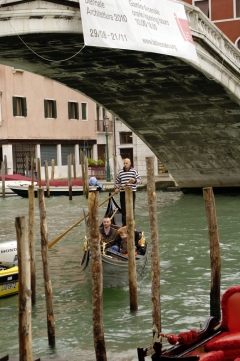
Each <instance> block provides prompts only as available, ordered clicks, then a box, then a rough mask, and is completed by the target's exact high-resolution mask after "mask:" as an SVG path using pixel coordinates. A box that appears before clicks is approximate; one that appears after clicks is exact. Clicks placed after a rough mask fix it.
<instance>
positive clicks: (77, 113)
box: [76, 103, 79, 119]
mask: <svg viewBox="0 0 240 361" xmlns="http://www.w3.org/2000/svg"><path fill="white" fill-rule="evenodd" d="M76 119H79V107H78V103H76Z"/></svg>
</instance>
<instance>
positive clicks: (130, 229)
mask: <svg viewBox="0 0 240 361" xmlns="http://www.w3.org/2000/svg"><path fill="white" fill-rule="evenodd" d="M125 203H126V225H127V250H128V279H129V295H130V310H131V311H137V310H138V295H137V272H136V259H135V234H134V233H135V232H134V230H135V221H134V215H133V194H132V187H126V188H125Z"/></svg>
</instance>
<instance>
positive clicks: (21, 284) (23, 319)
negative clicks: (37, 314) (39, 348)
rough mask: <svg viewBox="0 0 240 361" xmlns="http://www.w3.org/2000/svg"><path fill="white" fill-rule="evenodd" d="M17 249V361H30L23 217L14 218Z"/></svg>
mask: <svg viewBox="0 0 240 361" xmlns="http://www.w3.org/2000/svg"><path fill="white" fill-rule="evenodd" d="M15 228H16V235H17V248H18V252H17V253H18V307H19V311H18V312H19V314H18V320H19V328H18V333H19V361H32V360H33V355H32V320H31V314H32V307H31V277H30V254H29V244H28V241H27V229H26V228H27V221H26V218H25V217H17V218H15Z"/></svg>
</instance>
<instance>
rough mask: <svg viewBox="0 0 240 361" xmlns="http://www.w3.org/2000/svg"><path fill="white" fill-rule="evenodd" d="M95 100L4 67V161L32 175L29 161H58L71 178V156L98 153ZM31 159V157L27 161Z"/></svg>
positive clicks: (0, 71)
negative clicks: (69, 160)
mask: <svg viewBox="0 0 240 361" xmlns="http://www.w3.org/2000/svg"><path fill="white" fill-rule="evenodd" d="M95 119H96V114H95V103H94V102H92V101H90V100H89V99H88V98H86V97H85V96H83V95H81V94H79V93H77V92H76V91H73V90H72V89H70V88H68V87H66V86H63V85H61V84H59V83H57V82H54V81H52V80H50V79H47V78H44V77H41V76H38V75H35V74H32V73H29V72H26V71H23V70H21V69H14V68H11V67H7V66H3V65H0V159H1V160H2V161H3V160H5V159H6V160H7V161H6V163H7V173H8V174H12V173H17V174H28V171H29V169H28V168H29V165H30V159H31V158H34V159H35V160H36V158H40V160H41V166H42V167H44V161H45V160H47V161H48V164H51V160H52V159H54V162H55V176H56V178H64V177H67V158H68V154H72V155H73V156H75V160H76V169H77V175H80V173H81V169H80V168H81V167H80V165H79V153H80V152H79V150H80V149H84V151H85V153H86V154H87V155H88V156H90V155H92V154H93V153H97V140H96V133H95ZM26 159H27V160H26Z"/></svg>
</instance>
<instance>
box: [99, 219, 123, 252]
mask: <svg viewBox="0 0 240 361" xmlns="http://www.w3.org/2000/svg"><path fill="white" fill-rule="evenodd" d="M99 233H100V235H101V241H102V242H105V243H106V247H107V248H110V247H111V246H113V245H114V244H115V242H116V241H115V240H116V237H117V235H118V231H117V230H116V229H114V228H112V227H111V219H110V218H109V217H104V218H103V227H100V228H99Z"/></svg>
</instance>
